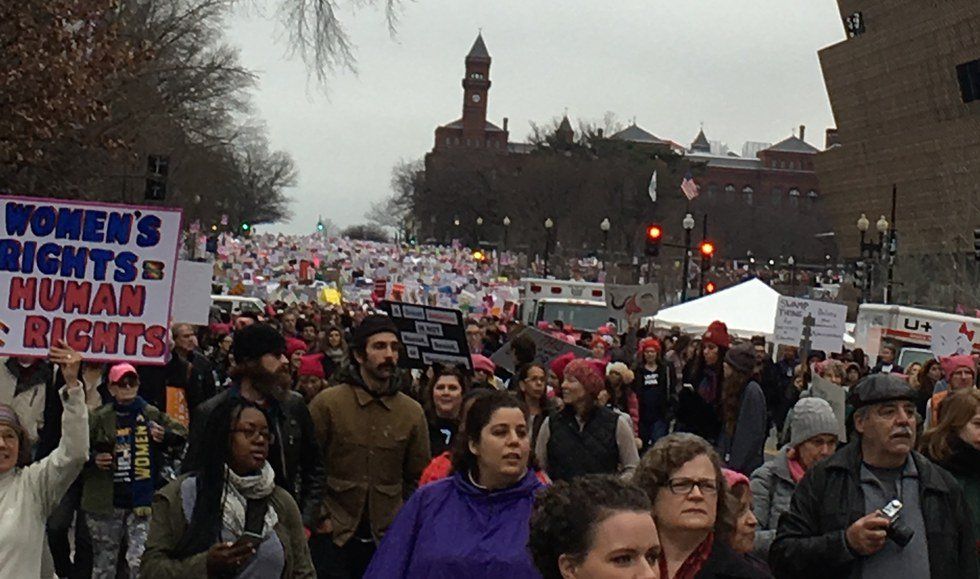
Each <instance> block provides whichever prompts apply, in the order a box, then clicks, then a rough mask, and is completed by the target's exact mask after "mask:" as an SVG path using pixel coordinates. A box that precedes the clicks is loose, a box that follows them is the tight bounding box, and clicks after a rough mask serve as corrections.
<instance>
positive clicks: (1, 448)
mask: <svg viewBox="0 0 980 579" xmlns="http://www.w3.org/2000/svg"><path fill="white" fill-rule="evenodd" d="M49 358H50V359H51V361H52V362H53V363H55V364H57V365H58V367H59V368H60V369H61V374H62V376H63V377H64V379H65V384H66V386H65V388H64V389H63V390H62V391H61V397H62V399H63V400H64V405H65V411H64V414H63V415H62V418H61V429H62V433H63V436H62V437H61V442H60V443H59V445H58V448H56V449H55V451H54V452H52V453H51V454H50V455H48V456H47V457H45V458H44V459H43V460H41V461H39V462H36V463H34V464H31V465H28V464H27V463H28V460H29V458H30V451H31V449H30V445H29V443H28V439H27V431H26V430H25V429H24V427H23V426H22V425H21V423H20V420H19V418H18V417H17V413H16V412H14V410H13V409H12V408H11V407H10V406H8V405H6V404H0V513H3V516H2V517H0V577H38V576H40V574H41V555H42V548H43V546H44V525H45V522H46V521H47V518H48V515H50V514H51V512H52V511H53V510H54V508H55V507H56V506H57V505H58V502H59V501H60V500H61V497H62V496H63V495H64V494H65V492H66V491H67V490H68V487H69V486H71V483H72V482H74V481H75V479H76V478H78V473H80V472H81V471H82V466H84V465H85V459H87V458H88V410H87V408H86V407H85V393H84V391H83V389H82V383H81V382H80V381H79V380H78V370H79V367H80V366H81V363H82V356H81V355H80V354H79V353H78V352H75V351H74V350H72V349H71V348H69V347H68V346H67V344H65V342H64V341H62V342H61V344H60V345H59V346H55V347H52V348H51V351H50V354H49Z"/></svg>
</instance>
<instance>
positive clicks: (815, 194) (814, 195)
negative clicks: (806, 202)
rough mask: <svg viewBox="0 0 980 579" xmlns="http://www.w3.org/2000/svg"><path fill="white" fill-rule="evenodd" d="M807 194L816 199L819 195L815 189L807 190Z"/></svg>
mask: <svg viewBox="0 0 980 579" xmlns="http://www.w3.org/2000/svg"><path fill="white" fill-rule="evenodd" d="M806 196H807V197H809V198H810V199H816V198H817V197H818V195H817V192H816V191H814V190H813V189H810V190H809V191H807V194H806Z"/></svg>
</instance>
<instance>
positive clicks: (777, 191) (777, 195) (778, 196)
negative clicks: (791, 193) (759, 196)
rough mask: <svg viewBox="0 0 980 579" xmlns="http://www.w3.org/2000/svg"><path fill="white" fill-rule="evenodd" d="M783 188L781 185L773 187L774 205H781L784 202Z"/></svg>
mask: <svg viewBox="0 0 980 579" xmlns="http://www.w3.org/2000/svg"><path fill="white" fill-rule="evenodd" d="M782 197H783V190H782V189H781V188H780V187H773V188H772V206H773V207H779V205H780V203H781V202H782Z"/></svg>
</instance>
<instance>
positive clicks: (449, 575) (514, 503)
mask: <svg viewBox="0 0 980 579" xmlns="http://www.w3.org/2000/svg"><path fill="white" fill-rule="evenodd" d="M542 488H544V484H542V483H541V482H540V481H539V480H538V479H537V477H535V475H534V473H533V471H530V470H529V471H528V472H527V474H526V475H525V476H524V478H523V479H521V482H519V483H518V484H517V485H515V486H513V487H510V488H507V489H502V490H499V491H494V492H487V491H485V490H482V489H480V488H479V487H477V486H475V485H474V484H473V483H472V482H470V480H469V477H468V476H466V475H461V474H460V473H454V474H453V475H452V476H450V477H449V478H446V479H443V480H441V481H437V482H434V483H431V484H428V485H425V486H424V487H422V488H420V489H418V490H417V491H415V494H413V495H412V497H411V498H410V499H409V500H408V502H407V503H405V505H404V506H403V507H402V509H401V511H399V512H398V515H397V516H396V517H395V521H394V522H393V523H392V525H391V527H390V528H389V529H388V531H387V532H386V533H385V536H384V539H382V541H381V545H380V546H379V547H378V551H377V553H375V555H374V558H373V559H372V560H371V565H370V566H369V567H368V570H367V572H366V573H365V575H364V579H458V578H459V577H465V578H466V579H483V578H486V579H490V578H494V579H497V578H500V577H507V578H508V579H540V578H541V575H540V574H539V573H538V572H537V570H536V569H535V567H534V563H533V562H532V561H531V555H530V553H528V550H527V538H528V530H529V527H530V520H531V508H532V506H533V504H534V495H535V494H536V493H537V492H538V491H539V490H540V489H542Z"/></svg>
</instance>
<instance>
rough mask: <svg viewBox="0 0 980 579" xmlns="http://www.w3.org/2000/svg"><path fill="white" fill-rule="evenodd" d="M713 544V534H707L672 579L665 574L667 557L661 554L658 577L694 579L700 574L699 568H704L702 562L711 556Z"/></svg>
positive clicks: (664, 578)
mask: <svg viewBox="0 0 980 579" xmlns="http://www.w3.org/2000/svg"><path fill="white" fill-rule="evenodd" d="M714 542H715V535H714V533H708V537H707V538H706V539H705V540H704V541H702V542H701V544H700V545H698V548H697V549H695V550H694V551H692V552H691V554H690V555H688V556H687V559H686V560H685V561H684V564H682V565H681V568H680V569H678V570H677V574H676V575H674V576H673V577H670V576H669V575H668V574H667V556H666V555H665V554H664V553H662V552H661V553H660V560H659V565H660V576H661V577H662V578H663V579H694V578H695V577H697V574H698V573H700V572H701V568H702V567H704V562H705V561H707V560H708V557H710V556H711V547H712V545H714Z"/></svg>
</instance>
